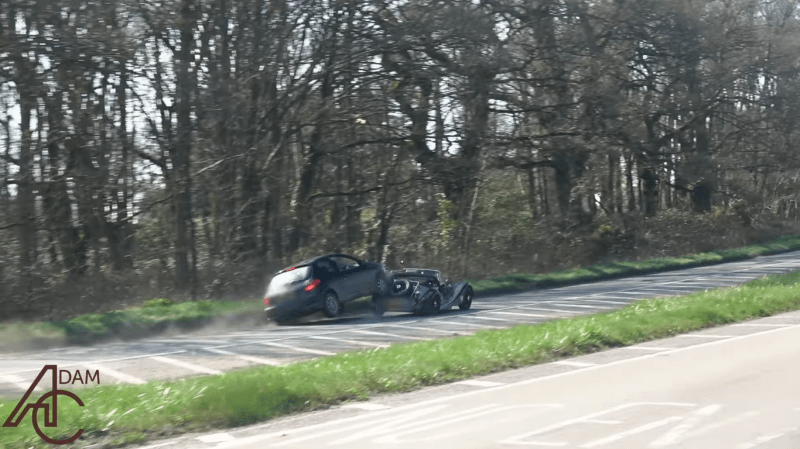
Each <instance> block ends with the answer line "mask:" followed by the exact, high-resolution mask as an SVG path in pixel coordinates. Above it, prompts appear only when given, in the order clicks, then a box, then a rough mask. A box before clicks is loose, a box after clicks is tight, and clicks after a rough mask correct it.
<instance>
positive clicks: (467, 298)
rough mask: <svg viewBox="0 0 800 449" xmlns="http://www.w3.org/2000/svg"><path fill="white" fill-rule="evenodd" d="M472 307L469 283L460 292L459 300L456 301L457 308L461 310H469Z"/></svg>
mask: <svg viewBox="0 0 800 449" xmlns="http://www.w3.org/2000/svg"><path fill="white" fill-rule="evenodd" d="M470 307H472V287H470V286H469V285H468V286H466V287H465V288H464V291H463V292H461V301H459V302H458V308H459V309H461V310H469V308H470Z"/></svg>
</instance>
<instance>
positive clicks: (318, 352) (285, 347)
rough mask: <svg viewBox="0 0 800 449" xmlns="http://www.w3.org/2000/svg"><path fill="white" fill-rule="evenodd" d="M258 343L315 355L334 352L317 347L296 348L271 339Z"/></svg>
mask: <svg viewBox="0 0 800 449" xmlns="http://www.w3.org/2000/svg"><path fill="white" fill-rule="evenodd" d="M259 344H262V345H267V346H275V347H276V348H284V349H290V350H292V351H298V352H306V353H308V354H316V355H333V354H335V353H334V352H329V351H320V350H319V349H307V348H298V347H297V346H289V345H284V344H281V343H275V342H273V341H262V342H259Z"/></svg>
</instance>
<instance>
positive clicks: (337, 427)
mask: <svg viewBox="0 0 800 449" xmlns="http://www.w3.org/2000/svg"><path fill="white" fill-rule="evenodd" d="M798 328H800V325H794V326H790V327H781V328H775V329H769V330H765V331H761V332H757V333H753V334H747V335H739V336H736V337H733V338H730V339H726V340H717V341H711V342H707V343H699V344H696V345H692V346H687V347H684V348H676V349H672V350H669V351H661V352H658V353H653V354H645V355H641V356H637V357H630V358H626V359H622V360H616V361H613V362H608V363H604V364H602V365H595V366H589V367H586V368H581V369H574V370H569V371H564V372H561V373H556V374H551V375H549V376H542V377H535V378H532V379H527V380H523V381H519V382H514V383H509V384H506V385H501V386H499V387H497V388H496V389H494V390H492V391H499V390H505V389H507V388H516V387H519V386H523V385H532V384H536V383H540V382H546V381H549V380H552V379H558V378H562V377H567V376H573V375H579V374H583V373H586V372H588V371H595V370H600V369H605V368H608V367H612V366H617V365H623V364H627V363H634V362H639V361H642V360H647V359H651V358H654V357H660V356H662V355H663V354H677V353H680V352H685V351H691V350H695V349H699V348H706V347H709V346H717V345H725V344H728V343H730V342H733V341H739V340H745V339H748V338H752V337H760V336H763V335H769V334H772V333H777V332H783V331H786V330H796V329H798ZM485 391H486V390H483V389H476V390H471V391H467V392H464V393H457V394H452V395H448V396H442V397H437V398H434V399H429V400H425V401H421V402H415V403H413V404H408V405H404V406H400V407H397V408H393V409H390V410H385V411H376V412H375V415H373V416H375V417H380V418H379V419H381V420H382V421H379V422H378V423H375V422H371V423H370V424H371V425H377V424H379V423H380V422H387V423H391V422H393V421H395V420H396V417H395V416H393V415H390V416H387V415H389V414H390V413H392V414H394V413H399V412H405V411H409V414H412V413H415V411H416V410H415V409H418V408H420V407H426V406H433V405H435V404H441V403H442V402H446V401H450V400H453V399H462V398H466V397H470V396H475V395H479V394H484V393H485ZM662 405H682V404H662ZM684 405H685V406H695V404H684ZM446 406H447V405H439V406H438V407H433V409H434V411H438V410H441V409H442V408H444V407H446ZM604 413H605V412H604ZM595 416H599V414H595ZM593 417H594V416H586V417H584V418H585V419H590V418H593ZM363 421H364V417H363V416H353V417H349V418H342V419H337V420H329V421H325V422H323V423H320V424H312V425H309V426H305V427H301V428H297V429H293V430H291V431H290V432H291V434H292V435H304V436H303V437H300V438H302V440H303V441H305V440H309V439H313V438H317V437H322V436H325V435H330V434H333V433H336V432H342V431H347V430H348V429H351V428H353V429H362V428H363V426H364V422H363ZM350 423H353V424H354V425H355V426H351V427H349V428H343V427H342V426H343V425H346V424H350ZM559 427H562V426H559ZM330 428H333V429H330ZM323 429H328V430H323ZM317 430H319V431H320V432H319V433H316V434H312V433H311V432H313V431H317ZM704 430H705V429H704ZM286 433H287V432H286V431H278V432H273V433H268V434H261V435H254V436H252V437H246V438H240V439H238V440H237V441H235V442H230V443H223V444H222V445H220V446H217V448H215V449H232V448H239V447H242V446H244V445H247V444H257V443H263V442H265V441H267V440H271V439H273V438H279V437H281V436H284V435H286ZM535 433H538V431H537V432H535ZM528 435H533V434H526V435H522V436H521V437H522V438H525V437H526V436H528ZM692 435H694V433H693V434H692ZM518 438H519V437H518ZM295 441H296V440H295ZM290 443H291V442H290ZM511 444H519V443H516V442H511ZM148 449H149V448H148Z"/></svg>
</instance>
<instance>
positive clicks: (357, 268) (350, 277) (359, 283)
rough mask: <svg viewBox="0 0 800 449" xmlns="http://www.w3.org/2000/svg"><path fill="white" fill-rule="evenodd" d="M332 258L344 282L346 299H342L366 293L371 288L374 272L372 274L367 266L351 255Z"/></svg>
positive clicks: (349, 298)
mask: <svg viewBox="0 0 800 449" xmlns="http://www.w3.org/2000/svg"><path fill="white" fill-rule="evenodd" d="M333 259H334V261H335V262H336V265H337V267H338V269H339V274H340V277H341V278H342V281H343V283H345V284H346V287H345V288H346V289H347V299H343V300H344V301H349V300H351V299H356V298H360V297H362V296H366V295H368V294H369V292H370V290H371V289H372V283H373V282H372V281H373V279H374V274H372V271H371V270H370V269H369V267H368V266H367V265H364V264H361V263H359V262H358V260H357V259H354V258H351V257H345V256H338V257H334V258H333ZM370 274H372V276H370Z"/></svg>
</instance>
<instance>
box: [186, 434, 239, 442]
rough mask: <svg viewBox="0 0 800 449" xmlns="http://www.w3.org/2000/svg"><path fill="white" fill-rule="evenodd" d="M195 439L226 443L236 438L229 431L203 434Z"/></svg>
mask: <svg viewBox="0 0 800 449" xmlns="http://www.w3.org/2000/svg"><path fill="white" fill-rule="evenodd" d="M195 439H196V440H198V441H202V442H203V443H225V442H228V441H233V440H235V439H236V438H235V437H234V436H233V435H231V434H229V433H212V434H211V435H203V436H200V437H197V438H195Z"/></svg>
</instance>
